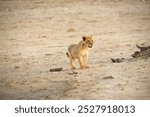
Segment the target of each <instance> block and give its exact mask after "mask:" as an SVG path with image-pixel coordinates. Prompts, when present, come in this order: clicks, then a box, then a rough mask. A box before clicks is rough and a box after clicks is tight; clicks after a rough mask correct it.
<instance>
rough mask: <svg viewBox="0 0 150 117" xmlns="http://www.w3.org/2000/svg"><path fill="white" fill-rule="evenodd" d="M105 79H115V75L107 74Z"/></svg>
mask: <svg viewBox="0 0 150 117" xmlns="http://www.w3.org/2000/svg"><path fill="white" fill-rule="evenodd" d="M103 79H106V80H107V79H114V77H113V76H105V77H104V78H103Z"/></svg>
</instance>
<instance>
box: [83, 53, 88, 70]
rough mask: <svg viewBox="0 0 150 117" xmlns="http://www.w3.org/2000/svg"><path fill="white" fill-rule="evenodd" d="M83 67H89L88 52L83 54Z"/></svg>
mask: <svg viewBox="0 0 150 117" xmlns="http://www.w3.org/2000/svg"><path fill="white" fill-rule="evenodd" d="M84 68H86V69H87V68H89V65H88V54H86V55H85V56H84Z"/></svg>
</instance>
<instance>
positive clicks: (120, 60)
mask: <svg viewBox="0 0 150 117" xmlns="http://www.w3.org/2000/svg"><path fill="white" fill-rule="evenodd" d="M123 60H124V58H121V59H120V58H116V59H113V58H111V61H112V62H113V63H121V62H123Z"/></svg>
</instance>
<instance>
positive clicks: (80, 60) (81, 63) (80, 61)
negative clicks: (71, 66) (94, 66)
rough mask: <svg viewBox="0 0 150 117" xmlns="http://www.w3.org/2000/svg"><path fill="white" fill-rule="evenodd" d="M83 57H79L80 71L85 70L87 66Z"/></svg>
mask: <svg viewBox="0 0 150 117" xmlns="http://www.w3.org/2000/svg"><path fill="white" fill-rule="evenodd" d="M83 60H84V59H83V56H81V57H79V64H80V69H84V68H85V65H84V61H83Z"/></svg>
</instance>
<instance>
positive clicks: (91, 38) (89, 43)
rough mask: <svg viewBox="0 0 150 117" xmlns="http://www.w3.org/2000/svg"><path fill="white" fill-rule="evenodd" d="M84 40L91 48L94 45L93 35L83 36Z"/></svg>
mask: <svg viewBox="0 0 150 117" xmlns="http://www.w3.org/2000/svg"><path fill="white" fill-rule="evenodd" d="M83 41H84V43H85V44H86V45H87V46H88V47H89V48H92V46H93V36H92V35H90V36H83Z"/></svg>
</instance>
